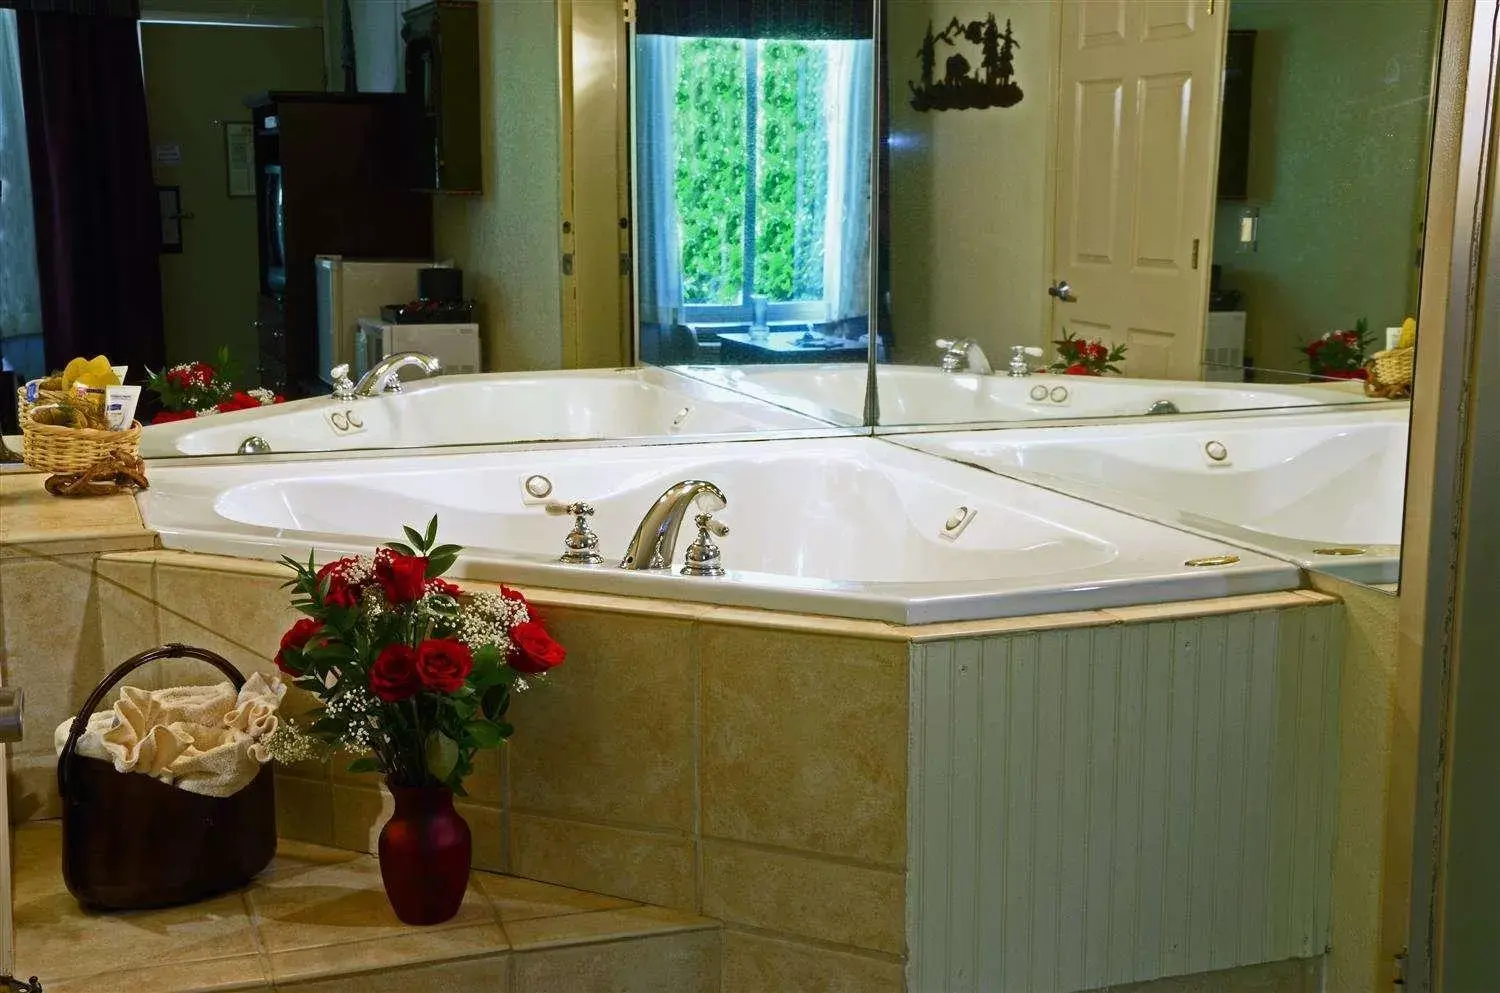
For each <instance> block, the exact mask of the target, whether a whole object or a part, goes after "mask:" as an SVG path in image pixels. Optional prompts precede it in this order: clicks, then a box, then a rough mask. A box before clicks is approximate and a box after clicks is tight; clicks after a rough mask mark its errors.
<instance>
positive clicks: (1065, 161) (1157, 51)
mask: <svg viewBox="0 0 1500 993" xmlns="http://www.w3.org/2000/svg"><path fill="white" fill-rule="evenodd" d="M1227 15H1228V3H1227V2H1226V0H1064V2H1063V12H1062V32H1061V42H1060V44H1061V52H1060V56H1059V60H1058V61H1059V78H1058V87H1059V90H1058V96H1059V99H1058V115H1059V122H1058V123H1059V126H1058V169H1059V176H1058V183H1057V187H1056V190H1057V193H1056V200H1055V216H1054V225H1055V229H1054V237H1055V244H1056V254H1055V261H1054V277H1055V278H1056V279H1058V280H1062V281H1065V282H1066V283H1067V284H1068V285H1069V287H1070V290H1071V292H1070V293H1065V294H1063V296H1062V297H1055V298H1054V301H1053V306H1052V330H1053V332H1054V334H1053V337H1061V332H1062V331H1063V329H1068V330H1070V331H1072V332H1073V333H1075V334H1077V335H1080V336H1082V337H1086V338H1102V339H1104V340H1105V341H1106V342H1110V343H1123V344H1125V345H1126V346H1127V351H1126V357H1125V364H1124V367H1123V368H1124V371H1125V372H1126V373H1127V374H1129V375H1132V376H1146V377H1153V378H1168V379H1197V378H1199V377H1200V375H1201V367H1202V352H1203V319H1204V314H1205V311H1206V306H1205V305H1206V297H1207V293H1208V265H1209V259H1210V248H1211V246H1212V242H1213V204H1214V195H1215V194H1214V188H1215V185H1216V181H1217V172H1218V168H1217V165H1218V145H1219V100H1220V82H1221V75H1222V66H1223V61H1224V40H1225V37H1226V25H1227V23H1228V16H1227ZM1069 298H1071V299H1069Z"/></svg>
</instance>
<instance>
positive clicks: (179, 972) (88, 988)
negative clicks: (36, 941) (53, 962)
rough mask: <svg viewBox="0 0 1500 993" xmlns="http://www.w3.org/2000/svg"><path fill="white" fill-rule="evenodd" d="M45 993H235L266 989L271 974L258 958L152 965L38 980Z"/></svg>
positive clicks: (156, 963)
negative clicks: (93, 974)
mask: <svg viewBox="0 0 1500 993" xmlns="http://www.w3.org/2000/svg"><path fill="white" fill-rule="evenodd" d="M38 978H39V979H40V980H41V981H42V987H43V989H44V990H45V991H46V993H141V991H143V990H150V991H161V993H179V991H180V993H189V991H190V993H233V991H237V990H269V989H271V974H270V972H269V971H268V970H267V968H266V960H265V957H264V956H262V955H258V954H257V955H236V956H233V957H231V958H222V959H207V960H202V961H197V962H152V963H150V964H148V965H142V966H134V967H131V968H122V969H115V970H111V971H110V972H107V973H104V974H101V975H97V976H81V977H76V978H73V979H62V980H58V981H56V982H52V983H49V982H47V981H46V978H45V977H38Z"/></svg>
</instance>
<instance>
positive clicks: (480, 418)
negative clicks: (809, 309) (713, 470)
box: [141, 368, 830, 458]
mask: <svg viewBox="0 0 1500 993" xmlns="http://www.w3.org/2000/svg"><path fill="white" fill-rule="evenodd" d="M829 428H830V425H829V424H827V423H826V422H823V421H820V420H818V419H816V418H812V417H808V416H806V415H804V414H798V413H795V412H793V411H789V410H786V409H784V408H782V407H778V406H775V405H773V404H767V403H764V402H762V401H760V400H757V399H755V398H753V397H745V396H742V395H738V394H735V393H733V392H731V391H728V390H724V389H721V388H718V387H715V386H713V385H711V384H707V383H703V382H700V381H698V380H694V379H689V378H687V377H683V376H677V375H673V374H672V373H670V372H668V371H665V370H661V369H650V368H639V369H613V370H611V369H593V370H579V371H567V372H528V373H497V374H487V375H472V376H442V377H439V378H436V379H431V380H418V381H414V382H408V383H406V384H405V385H404V388H403V392H401V393H400V394H393V395H384V396H377V397H368V398H364V399H360V400H355V401H351V402H347V403H345V402H340V401H336V400H334V399H332V398H331V397H317V398H313V399H309V400H296V401H292V402H291V403H285V404H277V405H274V406H270V407H262V408H260V409H258V410H250V411H242V412H238V413H233V414H215V415H213V416H211V417H208V418H204V419H199V420H188V421H176V422H173V423H171V424H162V425H157V426H154V427H150V428H147V429H146V430H145V431H144V432H142V435H141V454H142V455H143V456H144V457H146V458H170V457H173V456H180V455H233V454H235V452H236V450H237V449H238V448H239V445H240V443H241V442H243V441H244V440H245V439H246V438H248V437H250V436H252V435H253V436H256V437H259V438H262V439H264V440H265V442H266V443H267V444H268V445H269V446H270V450H271V452H273V453H283V452H324V451H341V450H352V449H370V448H375V449H383V448H426V447H432V446H438V445H493V444H507V443H511V442H537V441H542V442H546V441H587V440H614V439H628V438H669V439H670V438H703V437H712V436H715V435H746V434H757V433H766V432H782V433H785V432H788V431H792V432H799V433H800V432H819V431H826V430H827V429H829Z"/></svg>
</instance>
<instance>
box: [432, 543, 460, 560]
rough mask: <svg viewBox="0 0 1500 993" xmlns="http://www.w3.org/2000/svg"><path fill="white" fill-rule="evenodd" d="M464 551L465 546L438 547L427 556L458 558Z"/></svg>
mask: <svg viewBox="0 0 1500 993" xmlns="http://www.w3.org/2000/svg"><path fill="white" fill-rule="evenodd" d="M463 550H464V546H462V545H438V546H437V547H436V548H433V549H430V550H429V551H428V552H427V554H428V556H433V555H452V556H455V557H456V556H457V555H458V553H459V552H461V551H463Z"/></svg>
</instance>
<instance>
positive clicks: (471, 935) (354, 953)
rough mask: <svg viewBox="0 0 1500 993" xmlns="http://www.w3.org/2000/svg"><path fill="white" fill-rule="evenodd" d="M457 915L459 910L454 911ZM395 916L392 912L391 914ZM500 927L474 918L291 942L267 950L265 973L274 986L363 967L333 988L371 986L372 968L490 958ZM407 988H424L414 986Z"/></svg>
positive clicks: (502, 944) (500, 945)
mask: <svg viewBox="0 0 1500 993" xmlns="http://www.w3.org/2000/svg"><path fill="white" fill-rule="evenodd" d="M460 916H462V915H460ZM394 919H395V918H392V920H394ZM506 948H507V946H506V941H505V932H504V931H503V930H502V929H501V927H500V925H499V924H498V923H497V922H495V921H493V920H490V921H485V922H483V923H479V924H458V925H455V924H452V923H450V924H444V925H438V926H437V927H427V928H408V927H403V928H402V929H400V930H398V931H393V932H392V933H390V934H387V935H386V936H384V937H382V938H374V939H365V940H361V941H352V942H347V943H345V944H339V945H322V946H320V947H316V948H294V949H289V950H286V951H276V952H270V953H269V959H270V963H271V977H272V979H273V980H274V981H275V983H276V987H277V989H286V988H287V985H288V984H289V983H294V982H301V981H305V980H312V979H334V978H338V977H344V976H347V975H348V974H350V973H355V974H358V973H364V974H365V975H364V976H363V977H362V978H363V980H364V982H365V983H366V985H365V986H364V987H359V986H355V987H344V986H334V987H333V988H334V989H346V988H350V989H360V988H363V989H366V990H368V989H371V987H370V986H369V985H368V984H369V983H370V981H371V975H370V974H372V973H376V972H378V973H380V974H381V975H382V976H384V975H387V974H388V973H389V971H390V970H393V969H404V968H409V967H411V966H416V965H422V964H426V963H437V962H442V963H452V962H459V961H464V960H467V959H475V958H492V957H493V956H495V955H498V954H502V953H504V952H505V951H506ZM377 988H391V987H377ZM412 988H413V989H419V990H422V989H425V987H421V986H416V987H412Z"/></svg>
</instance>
